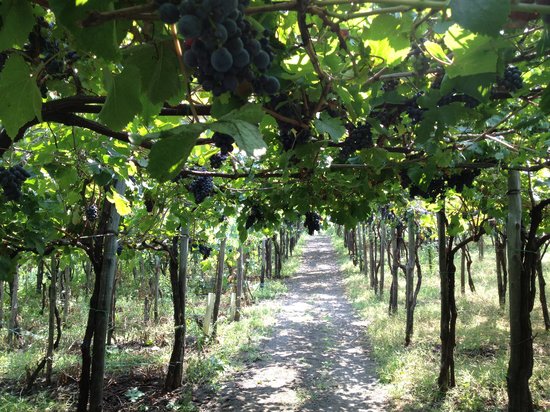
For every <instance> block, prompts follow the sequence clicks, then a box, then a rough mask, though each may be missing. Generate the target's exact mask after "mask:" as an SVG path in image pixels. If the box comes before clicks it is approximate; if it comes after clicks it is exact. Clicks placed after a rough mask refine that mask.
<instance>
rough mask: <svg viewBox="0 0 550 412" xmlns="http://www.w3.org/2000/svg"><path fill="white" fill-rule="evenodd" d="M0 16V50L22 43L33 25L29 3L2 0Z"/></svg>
mask: <svg viewBox="0 0 550 412" xmlns="http://www.w3.org/2000/svg"><path fill="white" fill-rule="evenodd" d="M0 17H1V21H2V24H0V50H6V49H9V48H11V47H12V46H14V45H18V46H21V45H23V43H25V42H26V41H27V37H28V36H29V33H30V32H31V30H32V27H33V25H34V18H33V15H32V7H31V5H30V3H29V2H27V1H22V0H4V1H3V2H0Z"/></svg>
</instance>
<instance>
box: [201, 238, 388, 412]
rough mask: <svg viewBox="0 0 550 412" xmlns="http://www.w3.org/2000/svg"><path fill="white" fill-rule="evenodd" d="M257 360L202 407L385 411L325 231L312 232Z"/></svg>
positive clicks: (361, 328)
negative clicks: (319, 232) (268, 337)
mask: <svg viewBox="0 0 550 412" xmlns="http://www.w3.org/2000/svg"><path fill="white" fill-rule="evenodd" d="M287 285H288V293H287V295H286V296H285V298H284V300H283V304H282V310H281V312H280V313H279V315H278V317H277V324H276V326H275V329H274V333H273V336H272V337H271V338H270V339H269V340H266V341H265V342H264V343H263V344H262V346H261V347H260V357H259V358H260V360H258V361H257V362H254V363H251V364H250V365H248V367H247V368H246V369H245V370H244V371H242V372H241V373H239V374H237V375H236V376H234V377H233V380H232V381H230V382H226V383H225V384H224V385H223V386H222V388H221V390H220V391H219V392H218V393H217V394H216V395H215V396H214V399H212V400H210V401H209V402H208V403H203V404H202V405H200V406H199V410H201V411H262V412H263V411H374V412H378V411H385V410H386V408H385V406H384V405H385V396H386V393H385V391H384V388H383V386H382V385H380V384H379V383H378V381H377V379H376V376H375V365H374V362H373V361H372V360H371V359H370V356H369V350H368V347H367V345H366V340H365V323H364V322H361V320H360V319H359V318H358V317H357V316H356V315H355V313H354V310H353V308H352V307H351V305H350V304H349V303H348V302H347V300H346V298H345V297H344V291H343V286H342V281H341V274H340V272H339V267H338V258H337V256H336V252H335V251H334V248H333V246H332V244H331V241H330V238H329V237H328V236H321V235H320V236H312V237H309V238H308V239H307V243H306V245H305V247H304V254H303V257H302V264H301V267H300V269H299V271H298V273H297V275H296V276H294V277H293V278H292V279H290V280H289V281H288V283H287Z"/></svg>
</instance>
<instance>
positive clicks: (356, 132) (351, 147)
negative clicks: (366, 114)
mask: <svg viewBox="0 0 550 412" xmlns="http://www.w3.org/2000/svg"><path fill="white" fill-rule="evenodd" d="M372 146H373V142H372V131H371V125H370V124H368V123H364V124H363V123H358V124H357V125H356V126H354V125H351V127H350V128H349V134H348V136H347V137H346V140H344V142H343V144H342V147H341V150H340V160H342V161H345V160H347V159H348V158H349V157H350V156H351V155H353V154H354V153H355V152H356V151H357V150H361V149H365V148H368V147H372Z"/></svg>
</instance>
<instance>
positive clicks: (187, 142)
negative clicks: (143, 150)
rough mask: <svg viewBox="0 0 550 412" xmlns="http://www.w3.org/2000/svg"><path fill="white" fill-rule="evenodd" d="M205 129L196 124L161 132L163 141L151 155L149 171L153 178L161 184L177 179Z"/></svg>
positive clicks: (154, 148) (157, 144)
mask: <svg viewBox="0 0 550 412" xmlns="http://www.w3.org/2000/svg"><path fill="white" fill-rule="evenodd" d="M204 129H205V125H204V124H201V123H194V124H188V125H184V126H178V127H176V128H174V129H171V130H167V131H164V132H161V134H160V135H161V140H159V141H158V142H157V143H155V144H154V145H153V147H152V148H151V153H150V154H149V165H148V167H147V169H148V170H149V173H151V176H152V177H153V178H155V179H157V180H158V181H160V182H165V181H167V180H169V179H172V178H173V177H175V176H176V175H177V174H178V173H179V172H180V170H181V169H182V168H183V166H184V165H185V162H186V160H187V158H188V157H189V154H190V153H191V150H192V149H193V147H194V146H195V142H196V141H197V138H198V137H199V135H200V134H201V133H202V132H203V131H204Z"/></svg>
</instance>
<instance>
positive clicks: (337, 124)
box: [314, 113, 346, 142]
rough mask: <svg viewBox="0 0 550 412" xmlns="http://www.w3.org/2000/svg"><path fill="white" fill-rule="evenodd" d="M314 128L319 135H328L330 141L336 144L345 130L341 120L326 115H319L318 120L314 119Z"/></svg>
mask: <svg viewBox="0 0 550 412" xmlns="http://www.w3.org/2000/svg"><path fill="white" fill-rule="evenodd" d="M314 123H315V128H316V129H317V131H318V132H319V133H328V135H329V136H330V137H331V139H332V140H333V141H335V142H337V141H338V140H339V139H340V138H341V137H342V136H343V135H344V133H346V128H345V127H344V125H343V124H342V120H341V119H336V118H334V117H330V116H329V115H328V114H326V113H322V114H321V118H320V119H315V121H314Z"/></svg>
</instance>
